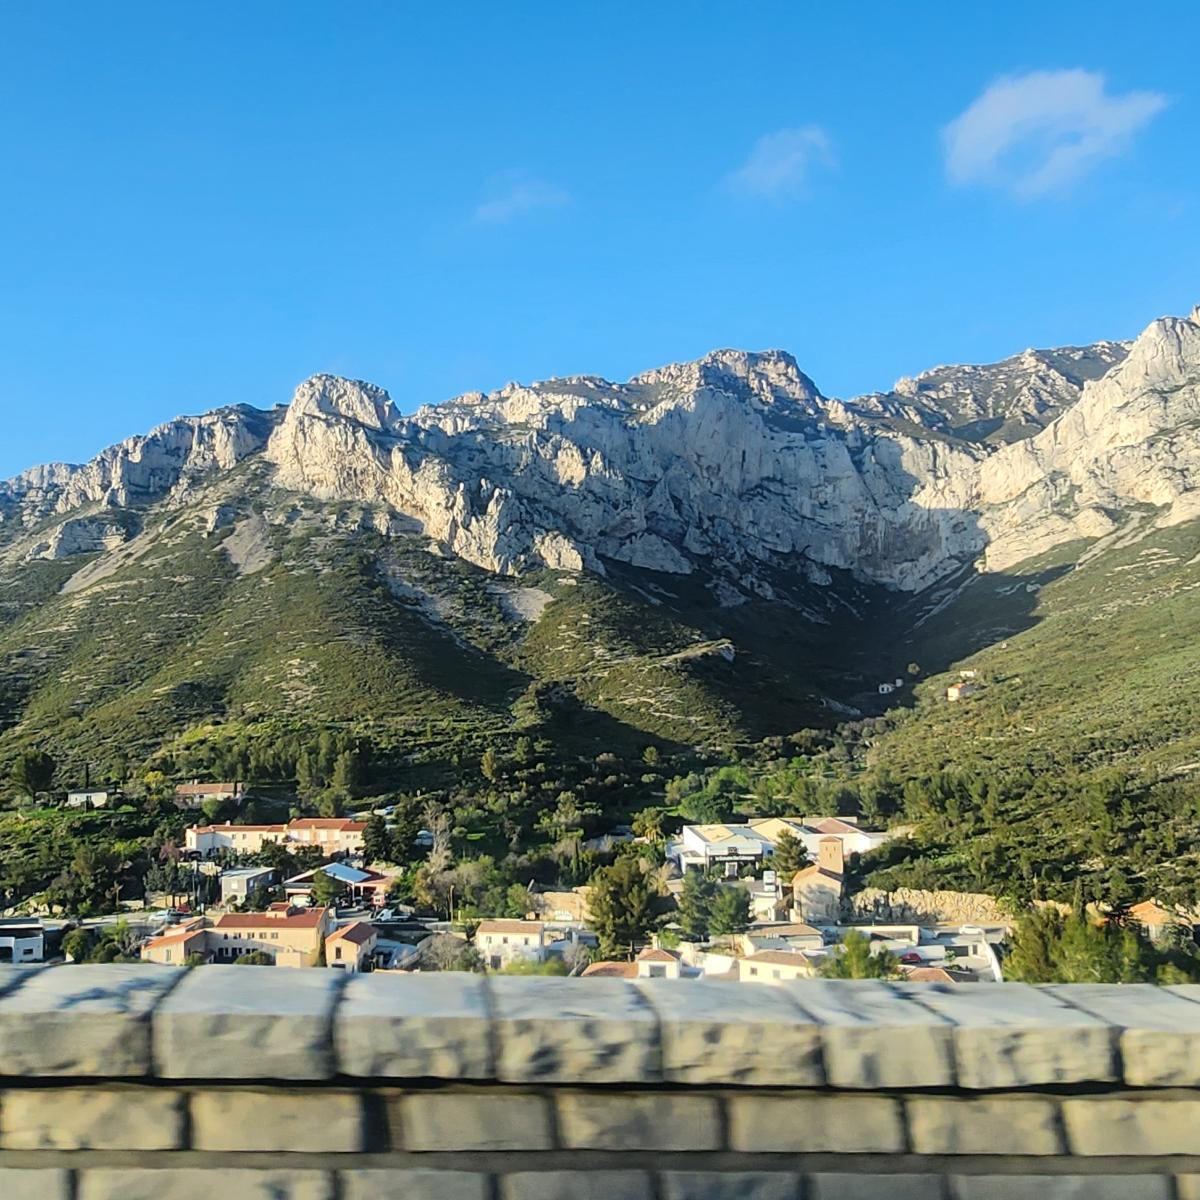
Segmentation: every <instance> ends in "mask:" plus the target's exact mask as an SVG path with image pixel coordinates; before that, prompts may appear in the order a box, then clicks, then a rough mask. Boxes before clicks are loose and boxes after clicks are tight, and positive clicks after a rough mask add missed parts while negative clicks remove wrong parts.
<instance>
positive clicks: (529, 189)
mask: <svg viewBox="0 0 1200 1200" xmlns="http://www.w3.org/2000/svg"><path fill="white" fill-rule="evenodd" d="M570 200H571V197H570V195H569V194H568V193H567V192H566V191H565V190H564V189H563V188H560V187H558V186H557V185H556V184H553V183H548V182H547V181H546V180H544V179H536V178H533V177H532V176H529V175H521V174H518V173H515V172H511V173H509V174H507V175H504V176H502V177H500V178H499V179H497V180H496V181H495V183H494V184H493V186H492V188H491V190H490V192H489V194H488V196H487V198H486V199H485V200H483V201H482V202H481V203H480V204H479V205H478V206H477V207H476V209H475V214H474V216H475V220H476V221H477V222H479V223H480V224H482V225H500V224H503V223H504V222H505V221H512V220H514V219H515V218H517V217H521V216H524V215H525V214H526V213H530V212H534V211H535V210H537V209H539V208H560V207H561V206H562V205H564V204H568V203H570Z"/></svg>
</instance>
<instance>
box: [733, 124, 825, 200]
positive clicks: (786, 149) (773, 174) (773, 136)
mask: <svg viewBox="0 0 1200 1200" xmlns="http://www.w3.org/2000/svg"><path fill="white" fill-rule="evenodd" d="M832 164H833V149H832V145H831V143H830V140H829V136H828V135H827V134H826V133H825V131H824V130H823V129H821V128H820V127H819V126H817V125H803V126H801V127H800V128H799V129H780V130H778V131H777V132H775V133H766V134H763V136H762V137H760V138H759V139H758V141H757V142H755V143H754V148H753V149H752V150H751V151H750V156H749V157H748V158H747V159H746V161H745V162H744V163H742V165H741V166H740V167H738V169H737V170H736V171H734V172H733V173H732V174H731V175H730V176H729V178H728V180H727V182H728V184H729V186H730V187H732V188H733V189H734V190H735V191H739V192H742V193H744V194H745V195H748V196H762V197H765V198H767V199H769V200H780V199H785V198H787V197H791V196H796V195H799V194H800V193H802V192H803V191H804V185H805V184H806V183H807V182H808V179H809V176H810V175H811V174H812V170H813V168H814V167H821V166H832Z"/></svg>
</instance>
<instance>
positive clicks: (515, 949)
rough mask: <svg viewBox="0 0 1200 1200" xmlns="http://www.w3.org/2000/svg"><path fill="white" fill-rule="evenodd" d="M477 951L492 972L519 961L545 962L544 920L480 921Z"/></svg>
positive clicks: (476, 932)
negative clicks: (518, 959)
mask: <svg viewBox="0 0 1200 1200" xmlns="http://www.w3.org/2000/svg"><path fill="white" fill-rule="evenodd" d="M475 949H476V950H478V951H479V955H480V957H481V958H482V959H483V961H484V964H485V965H486V966H487V967H489V968H491V970H493V971H498V970H500V969H501V968H502V967H507V966H508V964H509V963H510V962H512V961H513V960H514V959H516V958H524V959H528V960H529V961H530V962H535V963H540V962H545V960H546V927H545V925H543V924H542V922H541V921H480V922H479V927H478V928H477V929H476V930H475Z"/></svg>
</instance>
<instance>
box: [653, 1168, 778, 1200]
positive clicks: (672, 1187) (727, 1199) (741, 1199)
mask: <svg viewBox="0 0 1200 1200" xmlns="http://www.w3.org/2000/svg"><path fill="white" fill-rule="evenodd" d="M661 1180H662V1196H663V1200H800V1176H799V1175H788V1174H786V1173H784V1172H783V1171H665V1172H664V1173H663V1175H662V1177H661Z"/></svg>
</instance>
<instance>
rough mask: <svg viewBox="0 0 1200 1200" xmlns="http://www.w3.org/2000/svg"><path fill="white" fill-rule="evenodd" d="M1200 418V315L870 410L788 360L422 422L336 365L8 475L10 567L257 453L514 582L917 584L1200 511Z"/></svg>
mask: <svg viewBox="0 0 1200 1200" xmlns="http://www.w3.org/2000/svg"><path fill="white" fill-rule="evenodd" d="M1197 418H1200V309H1198V310H1196V311H1195V312H1193V313H1192V315H1191V316H1190V317H1189V318H1164V319H1162V320H1159V321H1155V322H1154V323H1152V324H1151V325H1150V326H1149V327H1148V328H1147V329H1146V330H1145V331H1144V332H1143V333H1142V334H1141V336H1140V337H1139V338H1138V339H1137V340H1136V341H1135V342H1133V343H1131V344H1129V343H1113V342H1104V343H1098V344H1097V345H1096V346H1093V347H1087V348H1068V349H1065V350H1058V351H1027V352H1025V353H1024V354H1022V355H1019V356H1016V357H1015V358H1013V359H1008V360H1005V362H1003V363H999V364H994V365H993V366H991V367H962V368H937V369H936V370H934V371H932V372H928V373H926V374H924V375H922V376H918V377H917V378H916V379H914V380H902V381H900V382H899V383H898V384H897V385H896V387H895V388H894V389H893V390H892V391H891V392H887V393H877V394H872V395H868V396H863V397H858V398H855V399H852V400H846V401H842V400H837V399H833V398H829V397H826V396H824V395H822V394H821V392H820V391H819V389H818V387H817V386H816V384H814V383H813V381H812V380H811V379H809V378H808V377H807V376H806V375H804V374H803V373H802V372H801V371H800V369H799V367H798V366H797V364H796V362H795V360H794V359H793V358H791V356H789V355H787V354H784V353H782V352H779V351H768V352H764V353H751V352H745V351H717V352H714V353H712V354H709V355H706V356H705V357H704V358H702V359H700V360H698V361H696V362H692V363H682V364H674V365H671V366H668V367H664V368H660V369H657V370H653V371H648V372H645V373H643V374H640V375H637V376H634V377H633V378H632V379H631V380H629V382H628V383H625V384H615V383H611V382H608V381H606V380H603V379H599V378H596V377H590V376H576V377H570V378H565V379H557V380H550V381H546V382H543V383H535V384H531V385H528V386H524V385H519V384H510V385H508V386H506V387H504V388H501V389H500V390H498V391H496V392H493V393H490V394H487V395H485V394H483V393H470V394H467V395H464V396H460V397H458V398H456V399H454V400H451V401H448V402H446V403H444V404H440V405H436V406H428V407H424V408H421V409H419V410H418V411H417V412H416V413H414V414H413V415H411V416H404V415H402V414H401V413H400V412H399V410H398V409H397V407H396V405H395V404H394V403H393V402H392V400H391V398H390V397H389V396H388V394H387V393H386V392H385V391H383V390H382V389H381V388H378V387H376V386H374V385H371V384H367V383H361V382H357V381H351V380H346V379H341V378H338V377H334V376H328V375H318V376H314V377H313V378H311V379H309V380H307V381H306V382H305V383H303V384H301V386H300V387H299V388H298V389H297V392H296V394H295V396H294V398H293V400H292V402H291V403H290V405H288V406H287V407H286V408H283V407H280V408H276V409H274V410H271V411H266V412H264V411H260V410H257V409H253V408H250V407H248V406H244V405H237V406H232V407H227V408H222V409H218V410H216V411H214V412H211V413H209V414H206V415H205V416H202V417H196V418H186V417H185V418H179V419H176V420H174V421H171V422H168V423H167V424H165V425H162V426H160V427H159V428H157V429H155V430H153V431H152V432H151V433H149V434H147V435H145V436H144V437H137V438H131V439H129V440H128V441H126V442H124V443H121V444H120V445H118V446H115V447H112V448H111V449H109V450H106V451H105V452H104V453H103V454H101V455H99V456H98V457H97V458H96V459H94V460H93V461H92V462H90V463H88V464H86V465H85V466H81V467H70V466H64V465H60V464H55V465H51V466H47V467H42V468H37V469H35V470H32V471H29V472H26V473H24V474H23V475H21V476H18V477H17V478H16V479H14V480H10V481H8V482H7V483H3V484H0V559H3V560H5V561H7V562H8V563H9V564H10V565H15V564H16V563H17V562H19V561H24V560H30V559H37V558H42V559H51V560H62V559H68V558H70V557H72V556H74V555H78V554H95V553H101V554H103V553H113V552H114V551H115V550H116V549H117V548H119V547H121V546H122V545H123V544H125V543H126V542H128V541H129V540H130V539H131V538H133V537H135V536H136V535H137V533H138V531H139V529H140V528H141V524H142V518H143V514H144V513H145V511H146V510H147V509H148V508H150V507H154V508H157V509H162V510H164V511H170V510H173V509H186V508H187V507H188V506H189V505H192V506H194V505H196V504H198V503H203V504H207V503H209V499H210V497H209V492H210V491H211V489H212V488H213V487H214V485H215V484H220V485H221V486H222V487H223V488H224V490H225V492H227V493H228V495H227V497H226V498H225V500H223V501H222V503H224V504H226V505H227V506H228V505H232V507H233V508H234V509H236V508H237V495H238V493H237V487H238V485H237V472H238V470H239V469H241V468H243V467H244V465H245V464H247V463H253V464H256V466H257V469H259V470H260V471H262V472H264V473H265V477H266V478H267V479H268V481H269V486H270V487H271V488H272V489H274V491H275V492H276V493H278V494H281V495H287V494H293V495H296V496H300V497H305V498H309V499H312V500H315V501H317V502H320V503H324V504H330V505H336V504H346V503H349V504H354V505H358V506H361V507H362V508H363V510H364V511H369V512H370V513H371V518H370V520H371V523H372V525H373V527H374V528H376V529H379V530H381V531H384V532H388V531H390V530H392V529H409V530H411V529H413V528H419V529H420V530H421V531H422V532H423V534H424V535H425V537H426V538H427V539H429V541H430V543H431V544H432V545H433V546H434V547H435V548H437V549H438V550H439V552H442V553H446V554H450V555H453V556H457V557H459V558H461V559H464V560H466V561H467V562H469V563H472V564H474V565H476V566H478V567H482V568H483V569H485V570H487V571H490V572H493V573H496V574H498V575H517V574H520V573H521V572H523V571H525V570H527V569H536V568H543V567H548V568H552V569H555V570H566V571H578V570H581V569H586V570H590V571H593V572H597V573H604V572H605V571H606V570H608V569H609V568H610V567H612V566H613V565H618V564H625V565H628V566H630V567H633V568H637V569H639V570H644V571H649V572H659V573H662V574H664V575H667V576H675V577H684V576H693V575H694V576H696V577H697V578H699V579H703V580H704V581H705V586H707V587H709V588H710V589H711V591H712V594H713V595H714V596H715V597H716V599H717V600H718V601H719V602H720V603H722V604H725V605H729V604H736V603H738V602H740V601H743V600H745V599H747V598H750V597H754V596H757V597H766V598H770V597H771V595H772V587H773V585H772V582H771V579H772V577H773V576H774V575H775V574H776V573H778V572H779V571H786V572H791V573H792V574H794V575H796V576H798V577H802V578H805V579H807V580H808V581H809V582H811V583H814V584H818V585H820V584H823V583H826V582H828V581H829V579H830V573H831V572H844V573H846V574H847V575H848V576H850V577H853V578H855V579H858V580H860V581H863V582H865V583H868V584H878V585H883V586H885V587H888V588H892V589H897V590H900V591H904V592H915V591H920V590H922V589H924V588H927V587H929V586H930V585H931V584H933V583H935V582H937V581H938V580H940V579H943V578H946V577H948V576H950V575H953V574H954V573H956V572H958V571H960V570H961V568H962V567H963V566H965V565H967V564H975V565H976V566H977V567H979V568H980V569H986V570H1003V569H1005V568H1007V567H1010V566H1012V565H1013V564H1015V563H1018V562H1020V561H1021V560H1022V559H1025V558H1028V557H1029V556H1031V555H1034V554H1038V553H1041V552H1043V551H1044V550H1046V549H1048V548H1050V547H1053V546H1057V545H1061V544H1063V543H1065V542H1072V541H1076V540H1081V539H1086V540H1092V541H1094V540H1096V539H1104V538H1108V537H1115V536H1119V535H1120V534H1121V533H1122V532H1123V531H1127V530H1129V529H1131V528H1137V527H1138V526H1139V525H1145V524H1146V523H1153V524H1157V525H1159V526H1161V525H1163V524H1169V523H1173V522H1178V521H1181V520H1185V519H1189V518H1190V517H1192V516H1196V515H1200V504H1198V503H1197V501H1196V496H1197V494H1198V493H1197V488H1196V482H1197V473H1198V472H1200V436H1197V425H1196V421H1197ZM214 513H215V510H214V511H210V512H209V514H208V517H207V519H208V520H209V522H210V523H212V524H220V523H221V520H222V518H221V517H220V516H219V514H217V515H214ZM606 564H608V565H607V566H606Z"/></svg>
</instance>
